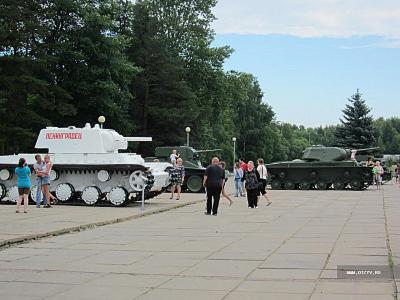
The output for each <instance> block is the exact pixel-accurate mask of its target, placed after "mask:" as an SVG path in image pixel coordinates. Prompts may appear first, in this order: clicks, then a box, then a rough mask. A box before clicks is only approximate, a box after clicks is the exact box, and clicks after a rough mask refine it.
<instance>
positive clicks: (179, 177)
mask: <svg viewBox="0 0 400 300" xmlns="http://www.w3.org/2000/svg"><path fill="white" fill-rule="evenodd" d="M182 163H183V160H182V158H178V159H177V160H176V165H175V167H174V169H173V176H172V182H171V184H172V187H171V197H170V198H169V199H172V198H174V193H175V189H176V191H177V193H178V197H176V200H179V199H180V197H181V186H182V184H183V181H184V180H185V167H184V166H183V165H182Z"/></svg>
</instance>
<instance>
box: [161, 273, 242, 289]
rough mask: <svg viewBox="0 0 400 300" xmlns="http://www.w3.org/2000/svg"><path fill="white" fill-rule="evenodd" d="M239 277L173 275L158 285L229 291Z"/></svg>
mask: <svg viewBox="0 0 400 300" xmlns="http://www.w3.org/2000/svg"><path fill="white" fill-rule="evenodd" d="M240 281H241V279H229V278H219V277H190V276H187V277H186V276H185V277H175V278H173V279H171V280H169V281H168V282H166V283H164V284H163V285H161V286H160V288H161V289H169V290H206V291H231V290H232V289H234V288H235V287H236V286H237V285H238V284H239V283H240Z"/></svg>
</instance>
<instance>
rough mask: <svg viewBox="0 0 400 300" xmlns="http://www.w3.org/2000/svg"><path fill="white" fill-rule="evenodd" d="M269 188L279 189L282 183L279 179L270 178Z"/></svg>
mask: <svg viewBox="0 0 400 300" xmlns="http://www.w3.org/2000/svg"><path fill="white" fill-rule="evenodd" d="M271 188H272V189H273V190H280V189H281V188H282V183H281V182H280V181H279V180H276V179H275V180H272V182H271Z"/></svg>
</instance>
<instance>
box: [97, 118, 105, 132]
mask: <svg viewBox="0 0 400 300" xmlns="http://www.w3.org/2000/svg"><path fill="white" fill-rule="evenodd" d="M97 120H98V121H99V123H100V128H101V129H103V124H104V123H105V121H106V117H105V116H100V117H99V118H98V119H97Z"/></svg>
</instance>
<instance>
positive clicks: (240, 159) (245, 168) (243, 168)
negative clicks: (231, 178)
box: [239, 158, 247, 173]
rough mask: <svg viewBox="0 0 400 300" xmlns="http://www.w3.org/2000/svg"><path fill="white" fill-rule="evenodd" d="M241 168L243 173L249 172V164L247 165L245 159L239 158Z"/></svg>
mask: <svg viewBox="0 0 400 300" xmlns="http://www.w3.org/2000/svg"><path fill="white" fill-rule="evenodd" d="M239 163H240V168H241V169H242V170H243V173H244V172H246V171H247V164H246V163H245V161H244V159H243V158H239Z"/></svg>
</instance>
